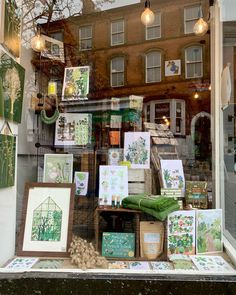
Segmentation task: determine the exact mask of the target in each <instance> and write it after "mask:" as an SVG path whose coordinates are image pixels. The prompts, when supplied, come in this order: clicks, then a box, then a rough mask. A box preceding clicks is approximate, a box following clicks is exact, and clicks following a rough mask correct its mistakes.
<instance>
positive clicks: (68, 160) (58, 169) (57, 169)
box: [43, 154, 73, 183]
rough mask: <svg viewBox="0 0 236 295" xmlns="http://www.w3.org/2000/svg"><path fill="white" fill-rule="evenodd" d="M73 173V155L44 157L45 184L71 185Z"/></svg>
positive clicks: (49, 155)
mask: <svg viewBox="0 0 236 295" xmlns="http://www.w3.org/2000/svg"><path fill="white" fill-rule="evenodd" d="M72 172H73V155H72V154H45V155H44V175H43V181H44V182H51V183H71V182H72Z"/></svg>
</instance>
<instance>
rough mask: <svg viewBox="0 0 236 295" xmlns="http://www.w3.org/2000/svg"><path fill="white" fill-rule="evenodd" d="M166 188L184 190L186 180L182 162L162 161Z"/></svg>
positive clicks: (162, 172) (163, 179) (163, 180)
mask: <svg viewBox="0 0 236 295" xmlns="http://www.w3.org/2000/svg"><path fill="white" fill-rule="evenodd" d="M160 162H161V175H162V182H163V187H164V188H178V189H184V187H185V179H184V171H183V164H182V161H181V160H160Z"/></svg>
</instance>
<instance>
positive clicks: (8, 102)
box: [0, 49, 25, 123]
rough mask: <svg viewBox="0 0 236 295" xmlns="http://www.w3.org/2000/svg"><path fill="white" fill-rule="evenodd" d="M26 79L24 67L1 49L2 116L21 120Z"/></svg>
mask: <svg viewBox="0 0 236 295" xmlns="http://www.w3.org/2000/svg"><path fill="white" fill-rule="evenodd" d="M24 80H25V70H24V68H23V67H22V66H21V65H19V64H18V63H17V62H15V61H14V60H13V59H12V58H11V57H10V56H9V55H8V54H7V53H5V52H4V51H3V50H1V49H0V117H2V118H5V119H7V120H10V121H13V122H16V123H20V122H21V112H22V102H23V93H24Z"/></svg>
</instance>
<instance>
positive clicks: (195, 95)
mask: <svg viewBox="0 0 236 295" xmlns="http://www.w3.org/2000/svg"><path fill="white" fill-rule="evenodd" d="M193 97H194V99H198V98H199V94H198V92H197V91H196V92H195V93H194V96H193Z"/></svg>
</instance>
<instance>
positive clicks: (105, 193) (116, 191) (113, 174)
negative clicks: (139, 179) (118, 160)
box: [99, 166, 128, 205]
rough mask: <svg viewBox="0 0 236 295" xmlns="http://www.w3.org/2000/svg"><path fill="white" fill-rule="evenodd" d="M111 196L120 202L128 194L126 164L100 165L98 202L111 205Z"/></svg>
mask: <svg viewBox="0 0 236 295" xmlns="http://www.w3.org/2000/svg"><path fill="white" fill-rule="evenodd" d="M112 196H115V198H116V199H117V198H119V200H120V202H121V201H122V199H123V198H125V197H127V196H128V168H127V167H126V166H100V171H99V204H100V205H111V201H112Z"/></svg>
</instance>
